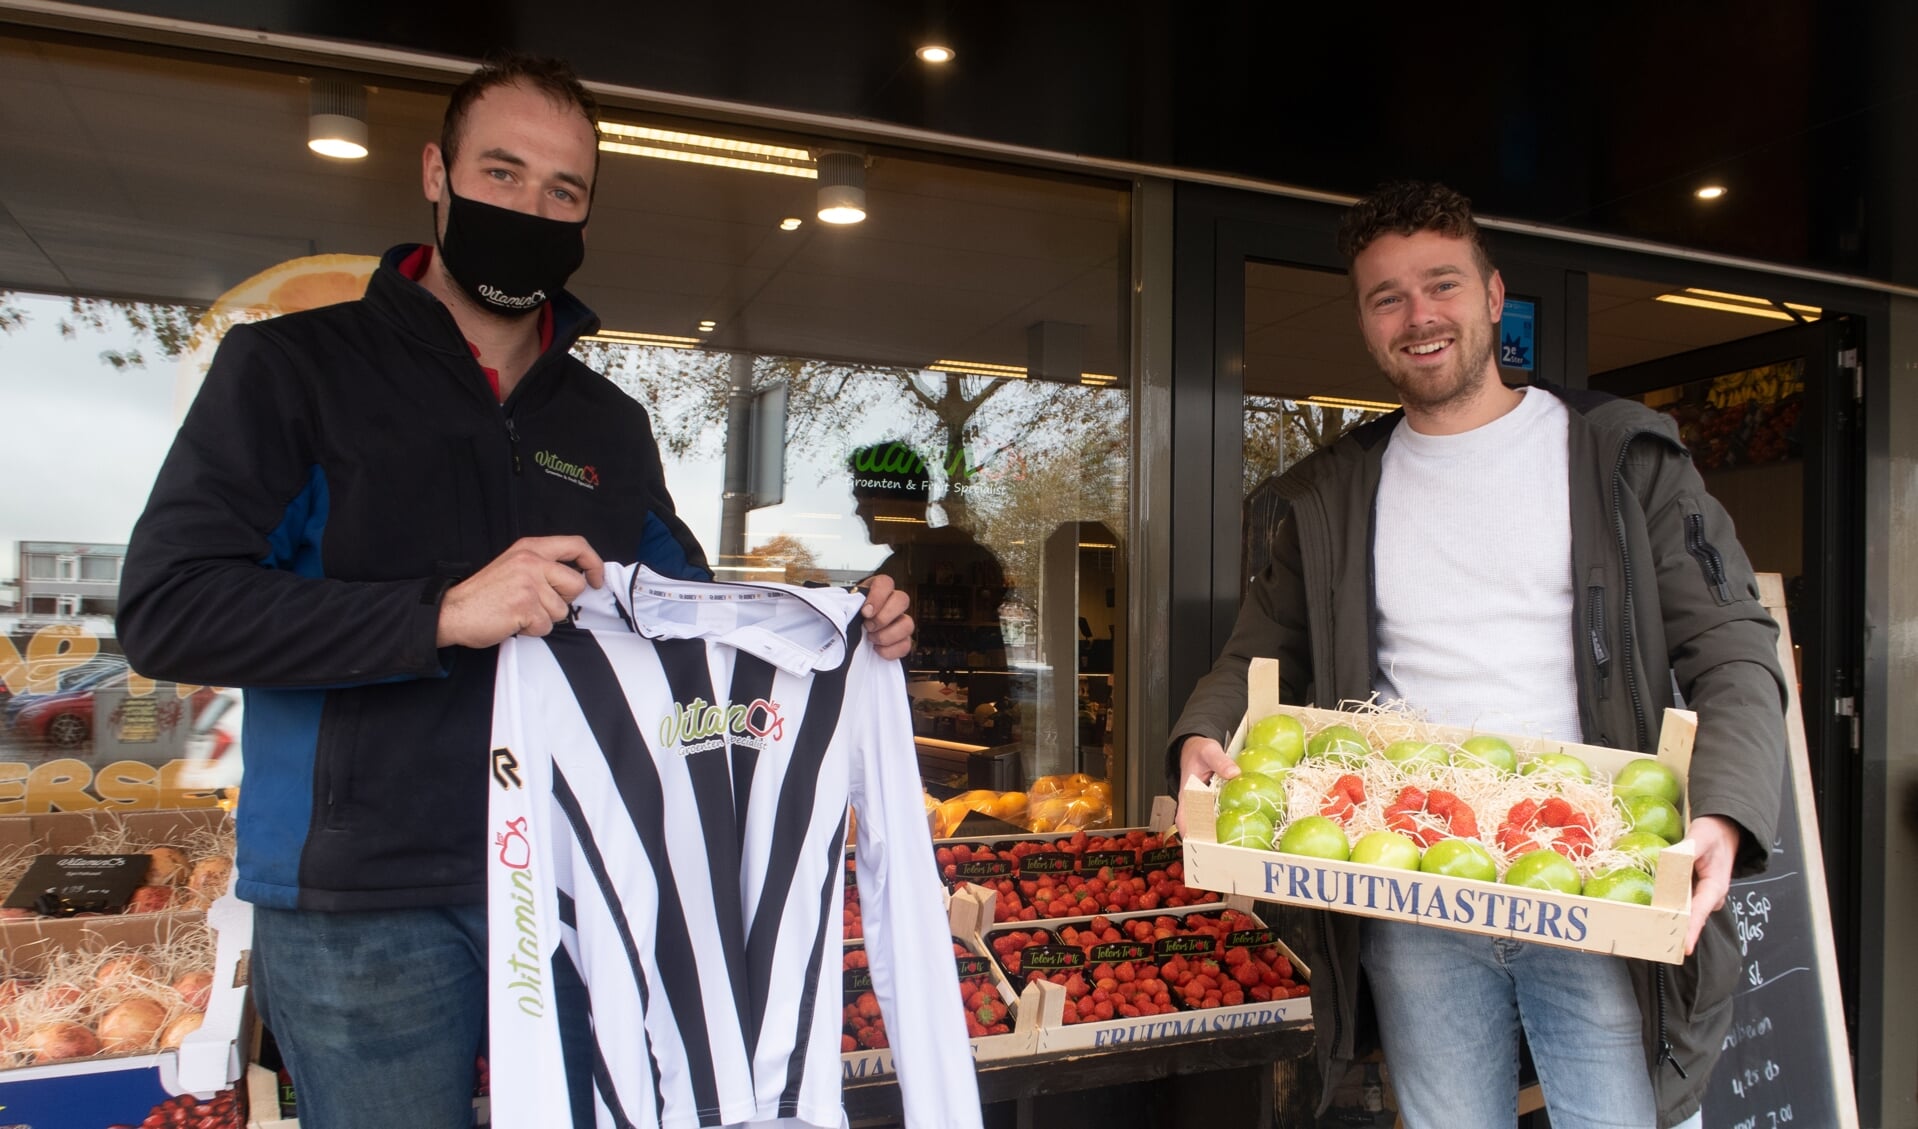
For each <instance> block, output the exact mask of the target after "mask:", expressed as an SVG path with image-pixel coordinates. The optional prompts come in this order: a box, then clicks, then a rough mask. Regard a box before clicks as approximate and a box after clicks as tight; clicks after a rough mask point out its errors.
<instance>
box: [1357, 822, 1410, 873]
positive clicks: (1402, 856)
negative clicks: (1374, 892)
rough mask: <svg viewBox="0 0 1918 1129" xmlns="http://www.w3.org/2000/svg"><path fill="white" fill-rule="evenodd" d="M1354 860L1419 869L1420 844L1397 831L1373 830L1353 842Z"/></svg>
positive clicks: (1405, 868) (1399, 867)
mask: <svg viewBox="0 0 1918 1129" xmlns="http://www.w3.org/2000/svg"><path fill="white" fill-rule="evenodd" d="M1352 861H1353V862H1363V863H1370V864H1371V865H1373V866H1390V867H1394V868H1396V869H1398V870H1417V869H1418V868H1419V845H1418V844H1417V843H1414V842H1413V841H1412V840H1411V839H1409V838H1407V837H1405V836H1404V835H1401V834H1399V833H1398V832H1396V831H1373V832H1371V833H1369V834H1366V835H1363V836H1360V837H1359V841H1358V842H1356V843H1354V844H1352Z"/></svg>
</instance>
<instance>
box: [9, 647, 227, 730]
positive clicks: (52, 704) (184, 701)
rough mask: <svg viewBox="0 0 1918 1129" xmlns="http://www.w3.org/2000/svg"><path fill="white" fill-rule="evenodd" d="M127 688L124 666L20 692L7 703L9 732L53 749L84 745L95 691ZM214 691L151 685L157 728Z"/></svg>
mask: <svg viewBox="0 0 1918 1129" xmlns="http://www.w3.org/2000/svg"><path fill="white" fill-rule="evenodd" d="M126 688H127V672H126V668H125V667H121V668H120V669H119V670H117V671H112V672H109V673H107V674H105V676H104V677H97V678H94V679H89V680H86V681H85V682H84V684H83V685H78V686H70V687H68V688H63V689H61V690H57V691H55V692H54V693H51V694H22V695H18V696H16V697H15V698H14V699H13V700H12V701H10V702H9V703H7V712H8V713H9V714H11V715H12V717H11V721H12V726H13V736H14V738H15V740H19V741H23V742H24V741H44V742H46V743H47V744H49V745H51V746H53V747H54V748H56V749H61V750H73V749H80V748H84V747H85V746H86V745H87V744H88V743H89V742H91V741H92V740H93V731H94V724H95V719H94V716H93V704H94V697H95V695H96V694H97V693H98V692H99V691H102V690H121V691H124V690H125V689H126ZM213 697H214V693H213V691H212V690H211V689H209V688H207V687H204V686H203V687H200V688H199V689H198V690H195V691H194V692H193V694H192V695H191V696H190V697H187V698H181V697H179V696H178V695H177V694H176V693H175V691H174V684H173V683H170V682H162V683H158V684H156V685H155V686H154V688H153V698H154V700H155V702H156V710H157V714H158V716H157V718H156V721H157V722H158V724H159V726H160V728H161V729H173V728H176V727H178V726H179V725H180V724H181V723H182V722H183V721H185V720H187V719H188V718H190V717H191V716H193V715H194V714H197V713H198V712H199V711H200V710H202V709H204V708H205V707H206V704H207V703H208V702H210V701H212V700H213Z"/></svg>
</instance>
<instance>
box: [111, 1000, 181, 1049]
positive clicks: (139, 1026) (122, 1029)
mask: <svg viewBox="0 0 1918 1129" xmlns="http://www.w3.org/2000/svg"><path fill="white" fill-rule="evenodd" d="M165 1022H166V1008H165V1006H163V1005H162V1004H161V1003H160V1001H158V1000H151V999H148V998H146V997H145V996H135V997H134V998H132V999H130V1000H128V1001H126V1002H125V1003H122V1004H120V1005H118V1006H116V1007H114V1008H112V1009H110V1010H109V1011H108V1012H107V1013H106V1014H105V1015H103V1016H101V1017H100V1049H101V1050H104V1051H112V1052H120V1051H138V1050H145V1049H146V1048H148V1047H150V1046H152V1045H153V1037H154V1036H155V1035H156V1034H158V1033H159V1030H160V1025H161V1024H162V1023H165Z"/></svg>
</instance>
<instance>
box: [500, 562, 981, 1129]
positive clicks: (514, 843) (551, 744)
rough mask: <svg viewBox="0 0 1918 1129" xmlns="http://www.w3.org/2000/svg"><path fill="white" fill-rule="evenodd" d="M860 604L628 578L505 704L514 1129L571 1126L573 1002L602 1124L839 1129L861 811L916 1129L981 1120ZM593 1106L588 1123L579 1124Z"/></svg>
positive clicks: (892, 1036) (525, 671)
mask: <svg viewBox="0 0 1918 1129" xmlns="http://www.w3.org/2000/svg"><path fill="white" fill-rule="evenodd" d="M861 602H862V601H861V598H860V597H859V596H857V595H855V594H852V593H848V592H845V591H843V590H839V589H826V588H821V589H806V588H796V587H788V586H786V585H742V584H705V583H696V582H687V581H677V580H669V579H666V578H665V577H662V576H659V575H658V574H656V573H653V572H651V571H649V570H645V569H634V568H631V567H628V566H623V565H608V566H607V568H606V583H605V586H604V587H603V588H600V589H596V590H595V589H589V590H588V591H587V593H586V594H585V596H584V597H582V599H581V601H580V604H579V606H578V608H577V612H578V615H577V619H576V622H577V626H575V627H566V626H562V627H560V628H557V629H556V630H555V631H554V632H553V633H552V634H551V635H550V636H547V637H546V638H543V639H535V638H527V637H521V638H515V639H511V640H508V641H507V642H506V643H505V644H504V645H503V646H502V647H501V648H500V655H499V675H498V685H497V691H496V694H495V705H494V722H493V752H492V763H491V765H490V768H491V772H492V778H493V787H492V789H491V796H492V804H491V812H490V815H489V819H490V825H489V826H490V828H491V833H492V835H493V842H492V843H491V844H490V848H489V850H490V864H489V867H488V922H489V939H488V948H489V952H488V973H489V984H488V993H489V1019H490V1025H491V1035H490V1039H491V1054H490V1062H491V1065H492V1110H493V1123H494V1124H495V1125H498V1126H501V1129H545V1127H547V1126H552V1125H558V1124H564V1123H566V1114H565V1111H566V1110H567V1109H568V1108H569V1104H570V1103H569V1095H568V1092H567V1086H566V1082H565V1072H564V1070H563V1067H562V1055H561V1050H560V1031H561V1023H560V1018H559V1012H560V1006H561V1005H560V1003H559V998H558V997H559V995H560V993H559V991H558V988H559V986H560V985H561V984H565V985H567V986H568V987H569V989H572V990H571V991H570V992H569V993H568V994H567V1000H568V1004H567V1006H569V1007H570V1006H576V1005H574V1004H573V1003H572V1001H573V1000H574V999H575V998H577V995H578V993H577V989H576V986H577V985H578V984H579V983H582V982H583V984H584V987H585V992H584V995H585V997H586V998H587V999H588V1000H589V1001H590V1003H589V1005H588V1006H589V1009H590V1017H591V1032H592V1037H591V1042H592V1047H591V1048H590V1051H591V1053H592V1055H593V1056H595V1061H594V1068H593V1076H594V1086H593V1089H594V1094H593V1103H594V1106H595V1109H596V1116H597V1123H598V1125H600V1126H602V1127H625V1126H652V1125H660V1126H666V1127H669V1129H681V1127H685V1129H692V1127H695V1126H736V1125H752V1126H782V1127H783V1126H795V1127H796V1126H802V1125H806V1126H840V1125H842V1124H844V1120H845V1119H844V1113H843V1112H842V1109H841V1105H840V1077H841V1069H840V1060H839V1054H840V1027H841V990H842V987H841V985H842V981H841V961H840V949H841V942H840V914H839V907H840V898H841V886H842V883H843V881H844V866H843V858H844V855H843V851H844V844H845V839H846V822H847V809H848V803H849V801H850V806H851V808H852V810H853V811H855V812H857V815H858V820H857V827H858V831H857V835H858V850H857V860H858V862H857V865H858V867H859V872H858V873H859V889H860V901H861V912H862V919H863V921H864V927H865V937H866V950H867V952H868V953H869V954H870V960H871V965H872V984H873V989H874V992H875V993H876V994H877V996H878V998H879V1002H880V1007H881V1009H882V1012H883V1014H884V1017H885V1022H886V1032H887V1036H888V1038H889V1040H890V1042H891V1046H892V1050H893V1056H894V1062H895V1064H896V1067H897V1070H898V1074H899V1083H900V1089H901V1092H902V1094H903V1097H904V1101H905V1114H906V1123H907V1124H909V1125H912V1126H914V1127H915V1129H917V1127H921V1126H926V1127H943V1126H952V1127H958V1129H970V1127H975V1126H978V1125H979V1123H980V1111H979V1100H978V1092H977V1087H976V1084H975V1081H974V1076H973V1067H972V1057H971V1050H970V1047H969V1045H968V1043H967V1040H966V1032H965V1026H964V1021H963V1018H962V1012H961V1007H960V1005H959V1004H958V1003H957V1001H956V995H957V989H956V987H955V985H954V982H953V978H952V957H951V953H952V948H951V942H950V939H949V934H948V928H947V924H946V920H945V915H944V912H943V910H942V908H941V894H940V888H939V883H938V882H937V881H936V877H935V876H936V874H937V871H936V869H935V867H934V863H933V857H932V844H931V840H930V837H929V836H928V835H927V832H926V822H925V816H924V808H923V805H922V803H921V801H920V796H919V777H918V766H917V763H916V760H915V758H914V756H913V755H912V749H913V744H912V725H911V718H910V715H909V712H908V704H907V700H906V696H905V686H904V682H903V677H904V676H903V674H902V672H901V670H900V668H899V664H898V663H896V662H886V661H883V660H881V659H879V658H878V657H877V656H876V655H875V654H874V653H873V650H872V646H871V644H870V643H868V642H865V641H864V640H863V639H862V633H861V631H860V628H859V624H860V618H859V615H858V612H859V607H860V604H861ZM575 1108H577V1107H575Z"/></svg>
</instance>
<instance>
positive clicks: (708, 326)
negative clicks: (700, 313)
mask: <svg viewBox="0 0 1918 1129" xmlns="http://www.w3.org/2000/svg"><path fill="white" fill-rule="evenodd" d="M718 328H719V323H718V322H716V321H714V320H713V319H711V318H704V319H702V320H701V321H700V323H699V332H701V333H711V332H712V331H713V330H715V329H718Z"/></svg>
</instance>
